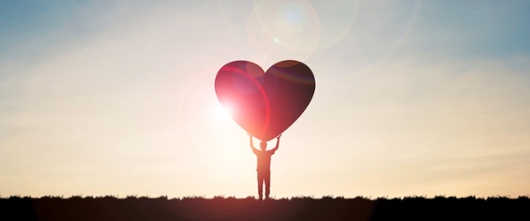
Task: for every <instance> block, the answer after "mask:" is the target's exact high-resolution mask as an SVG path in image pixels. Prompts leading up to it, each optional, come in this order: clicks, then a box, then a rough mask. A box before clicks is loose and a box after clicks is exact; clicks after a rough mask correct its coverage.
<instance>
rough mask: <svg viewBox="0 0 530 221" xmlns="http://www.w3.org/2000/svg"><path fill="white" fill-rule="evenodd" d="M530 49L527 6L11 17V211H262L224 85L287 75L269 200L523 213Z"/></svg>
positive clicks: (259, 5) (2, 89)
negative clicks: (148, 201) (222, 95)
mask: <svg viewBox="0 0 530 221" xmlns="http://www.w3.org/2000/svg"><path fill="white" fill-rule="evenodd" d="M529 39H530V1H517V0H514V1H497V0H495V1H493V0H492V1H489V0H484V1H474V0H469V1H421V0H374V1H339V0H327V1H309V0H307V1H306V0H296V1H244V0H239V1H236V0H227V1H223V0H217V1H212V0H205V1H169V0H167V1H163V0H152V1H140V0H137V1H125V0H116V1H88V0H77V1H66V0H64V1H29V0H28V1H15V0H4V1H0V196H2V197H7V196H11V195H22V196H25V195H30V196H44V195H59V196H61V195H62V196H71V195H84V196H88V195H95V196H99V195H115V196H121V197H125V196H128V195H138V196H143V195H146V196H153V197H156V196H161V195H167V196H168V197H184V196H205V197H213V196H236V197H246V196H257V187H256V186H257V181H256V157H255V155H254V154H253V153H252V151H251V150H250V148H249V146H248V136H247V134H246V132H245V131H244V130H243V129H241V128H240V127H239V125H237V124H236V123H235V122H234V121H233V120H232V119H231V118H230V117H229V116H228V115H227V114H226V113H225V111H224V110H223V108H222V107H221V105H220V104H219V101H218V100H217V97H216V94H215V90H214V80H215V77H216V74H217V71H218V70H219V69H220V68H221V67H222V66H223V65H224V64H226V63H228V62H231V61H234V60H247V61H252V62H254V63H256V64H258V65H260V66H261V67H262V68H263V69H267V68H268V67H270V66H271V65H272V64H274V63H276V62H278V61H282V60H287V59H292V60H299V61H302V62H304V63H305V64H306V65H308V66H309V67H310V68H311V69H312V71H313V73H314V75H315V79H316V82H317V83H316V84H317V86H316V90H315V94H314V97H313V100H312V101H311V103H310V105H309V107H308V108H307V109H306V111H305V112H304V113H303V114H302V116H301V117H300V118H299V119H298V120H297V121H296V122H295V123H294V124H293V125H292V126H291V127H290V128H289V129H287V131H285V132H284V133H283V136H282V141H281V143H280V148H279V150H278V151H277V152H276V154H275V155H273V157H272V165H271V170H272V178H271V181H272V185H271V186H272V191H271V196H274V197H276V198H280V197H293V196H314V197H321V196H327V195H333V196H344V197H355V196H366V197H403V196H427V197H432V196H438V195H446V196H459V197H464V196H469V195H475V196H478V197H487V196H511V197H517V196H520V195H529V194H530V189H529V187H530V40H529ZM256 144H257V143H256ZM269 145H270V146H273V145H275V142H270V143H269Z"/></svg>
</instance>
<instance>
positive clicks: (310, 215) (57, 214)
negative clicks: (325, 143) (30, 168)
mask: <svg viewBox="0 0 530 221" xmlns="http://www.w3.org/2000/svg"><path fill="white" fill-rule="evenodd" d="M0 214H1V215H2V216H1V217H0V219H1V220H153V221H157V220H530V199H529V198H528V197H527V196H522V197H518V198H508V197H490V198H475V197H472V196H471V197H465V198H457V197H434V198H424V197H405V198H394V199H385V198H377V199H368V198H363V197H356V198H352V199H347V198H342V197H323V198H320V199H314V198H309V197H294V198H290V199H272V200H267V201H259V200H256V199H254V198H251V197H248V198H242V199H238V198H233V197H228V198H224V197H214V198H211V199H206V198H201V197H185V198H179V199H168V198H166V197H159V198H148V197H126V198H116V197H113V196H104V197H80V196H74V197H70V198H60V197H41V198H31V197H18V196H15V197H13V196H12V197H9V198H0ZM8 217H12V218H8ZM6 218H7V219H6Z"/></svg>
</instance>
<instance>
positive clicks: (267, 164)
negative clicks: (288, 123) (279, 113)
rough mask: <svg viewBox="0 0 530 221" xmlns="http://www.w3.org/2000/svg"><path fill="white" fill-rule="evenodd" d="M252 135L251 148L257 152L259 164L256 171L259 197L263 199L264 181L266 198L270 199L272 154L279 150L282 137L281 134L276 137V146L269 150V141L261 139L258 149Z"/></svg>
mask: <svg viewBox="0 0 530 221" xmlns="http://www.w3.org/2000/svg"><path fill="white" fill-rule="evenodd" d="M248 136H249V137H250V149H252V152H254V154H256V157H257V160H258V165H257V168H256V171H258V194H259V199H260V200H262V199H263V183H265V199H269V194H270V190H271V170H270V168H271V156H272V155H273V154H274V152H276V150H278V147H279V146H280V137H281V136H282V135H281V134H280V135H279V136H277V137H276V147H274V148H273V149H272V150H267V142H265V141H261V143H260V144H259V146H260V148H261V150H258V149H256V148H255V147H254V142H253V141H252V135H250V134H249V135H248Z"/></svg>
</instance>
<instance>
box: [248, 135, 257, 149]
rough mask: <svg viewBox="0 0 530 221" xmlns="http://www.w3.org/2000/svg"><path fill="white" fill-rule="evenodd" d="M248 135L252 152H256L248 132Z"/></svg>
mask: <svg viewBox="0 0 530 221" xmlns="http://www.w3.org/2000/svg"><path fill="white" fill-rule="evenodd" d="M248 137H249V138H250V149H251V150H252V152H256V148H255V147H254V142H253V141H252V135H250V134H248Z"/></svg>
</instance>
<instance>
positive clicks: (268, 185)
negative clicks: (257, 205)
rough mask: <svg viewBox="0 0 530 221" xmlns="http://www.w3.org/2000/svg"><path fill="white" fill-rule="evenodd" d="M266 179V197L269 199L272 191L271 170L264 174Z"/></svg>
mask: <svg viewBox="0 0 530 221" xmlns="http://www.w3.org/2000/svg"><path fill="white" fill-rule="evenodd" d="M264 180H265V199H269V194H270V192H271V172H270V171H269V172H267V173H265V174H264Z"/></svg>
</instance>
